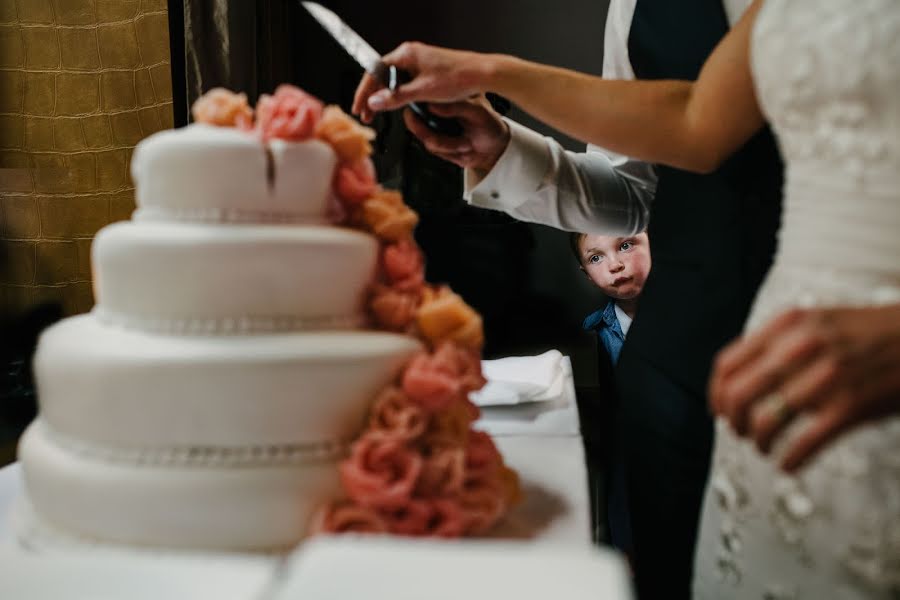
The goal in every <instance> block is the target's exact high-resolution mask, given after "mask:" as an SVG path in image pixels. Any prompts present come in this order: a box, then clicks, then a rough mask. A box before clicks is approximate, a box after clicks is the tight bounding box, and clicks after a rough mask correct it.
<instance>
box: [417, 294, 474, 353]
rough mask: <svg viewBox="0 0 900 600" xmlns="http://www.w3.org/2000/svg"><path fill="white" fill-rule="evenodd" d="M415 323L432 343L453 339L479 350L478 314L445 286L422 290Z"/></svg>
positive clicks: (462, 344)
mask: <svg viewBox="0 0 900 600" xmlns="http://www.w3.org/2000/svg"><path fill="white" fill-rule="evenodd" d="M416 323H417V324H418V326H419V330H420V331H421V332H422V334H423V335H424V336H425V337H426V338H427V339H428V341H430V342H431V343H432V344H435V345H437V344H440V343H441V342H444V341H453V342H456V343H457V344H459V345H460V346H462V347H464V348H467V349H469V350H472V351H480V350H481V346H482V345H483V344H484V330H483V327H482V322H481V315H479V314H478V313H477V312H475V310H474V309H473V308H472V307H471V306H469V305H468V304H466V303H465V302H464V301H463V299H462V298H460V297H459V296H458V295H456V294H454V293H453V292H452V291H451V290H450V288H447V287H441V288H438V289H436V290H435V289H426V290H425V294H424V296H423V299H422V305H421V306H420V307H419V311H418V312H417V313H416Z"/></svg>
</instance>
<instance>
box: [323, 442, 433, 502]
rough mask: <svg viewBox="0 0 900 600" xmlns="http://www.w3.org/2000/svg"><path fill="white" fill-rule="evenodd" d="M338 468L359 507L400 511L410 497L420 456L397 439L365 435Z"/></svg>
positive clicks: (417, 472) (419, 466)
mask: <svg viewBox="0 0 900 600" xmlns="http://www.w3.org/2000/svg"><path fill="white" fill-rule="evenodd" d="M339 469H340V475H341V482H342V483H343V485H344V490H345V491H346V492H347V495H349V496H350V498H351V499H353V500H355V501H356V502H357V503H358V504H360V505H362V506H369V507H374V508H386V509H389V508H399V507H402V506H404V505H405V504H406V503H407V502H408V501H409V498H410V496H411V495H412V491H413V487H414V486H415V483H416V479H418V477H419V473H420V472H421V470H422V457H421V456H419V454H417V453H416V452H414V451H412V450H411V449H410V448H409V447H407V446H406V445H405V444H404V443H403V442H401V441H399V440H394V439H385V438H382V437H379V436H375V435H370V434H365V435H363V436H362V437H361V438H359V439H358V440H356V442H354V444H353V447H352V450H351V454H350V457H349V458H347V459H346V460H344V461H343V462H342V463H341V464H340V467H339Z"/></svg>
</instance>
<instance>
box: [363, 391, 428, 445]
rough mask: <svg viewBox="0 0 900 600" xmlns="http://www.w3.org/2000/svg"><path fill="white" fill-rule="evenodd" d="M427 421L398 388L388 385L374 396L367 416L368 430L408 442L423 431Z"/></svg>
mask: <svg viewBox="0 0 900 600" xmlns="http://www.w3.org/2000/svg"><path fill="white" fill-rule="evenodd" d="M427 421H428V420H427V417H426V415H425V412H424V411H423V410H422V409H421V408H420V407H419V406H417V405H416V404H415V403H414V402H412V401H411V400H410V399H409V398H408V397H407V396H406V394H404V393H403V391H402V390H401V389H400V388H397V387H395V386H389V387H386V388H385V389H383V390H382V391H381V393H380V394H378V396H377V397H376V398H375V403H374V406H373V407H372V411H371V413H370V416H369V431H370V432H371V433H373V434H378V435H382V436H384V437H389V438H392V439H396V440H401V441H404V442H408V441H412V440H414V439H416V438H418V437H419V436H421V435H422V434H423V433H425V427H426V425H427Z"/></svg>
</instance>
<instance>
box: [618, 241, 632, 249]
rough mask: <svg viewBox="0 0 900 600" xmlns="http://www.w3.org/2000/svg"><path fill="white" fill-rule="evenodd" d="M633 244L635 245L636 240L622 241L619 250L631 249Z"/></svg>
mask: <svg viewBox="0 0 900 600" xmlns="http://www.w3.org/2000/svg"><path fill="white" fill-rule="evenodd" d="M632 246H634V242H631V241H628V242H622V245H621V246H619V250H631V247H632Z"/></svg>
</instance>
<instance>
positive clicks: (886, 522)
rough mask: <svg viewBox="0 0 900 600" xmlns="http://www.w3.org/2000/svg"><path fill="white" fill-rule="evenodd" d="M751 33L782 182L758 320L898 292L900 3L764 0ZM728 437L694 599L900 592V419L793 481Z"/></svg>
mask: <svg viewBox="0 0 900 600" xmlns="http://www.w3.org/2000/svg"><path fill="white" fill-rule="evenodd" d="M751 45H752V51H751V53H752V59H751V62H752V67H753V72H754V77H755V81H756V86H757V95H758V97H759V100H760V103H761V105H762V107H763V110H764V112H765V114H766V116H767V118H768V119H769V121H770V122H771V124H772V126H773V128H774V130H775V132H776V134H777V137H778V140H779V144H780V147H781V151H782V154H783V157H784V159H785V164H786V172H785V176H786V177H785V179H786V183H785V189H784V192H785V194H784V212H783V218H782V228H781V232H780V234H779V248H778V253H777V256H776V260H775V264H774V266H773V268H772V270H771V272H770V274H769V276H768V278H767V280H766V282H765V283H764V285H763V287H762V289H761V290H760V293H759V296H758V297H757V301H756V303H755V305H754V308H753V311H752V313H751V316H750V319H749V321H748V324H747V328H748V329H749V330H752V329H755V328H757V327H759V326H761V325H762V324H764V323H765V322H767V321H768V320H769V319H771V318H772V317H774V316H775V315H777V314H778V313H780V312H782V311H783V310H785V309H786V308H788V307H792V306H812V305H822V306H824V305H866V304H878V303H886V302H897V301H900V0H766V2H765V4H764V6H763V8H762V9H761V11H760V12H759V14H758V15H757V20H756V24H755V28H754V33H753V39H752V44H751ZM772 343H778V342H777V340H773V342H772ZM802 425H803V423H802V422H800V423H796V424H795V426H796V427H802ZM793 431H796V429H793ZM787 435H788V436H790V431H789V432H788V434H787ZM716 437H717V440H716V448H715V455H714V459H713V469H712V472H711V474H710V481H709V487H708V490H707V495H706V501H705V506H704V512H703V517H702V522H701V534H700V540H699V542H698V546H697V548H698V550H697V560H696V565H695V580H694V593H695V596H696V597H697V598H698V599H704V600H705V599H715V600H719V599H726V598H727V599H731V598H734V599H744V598H748V599H749V598H753V599H768V600H781V599H795V598H796V599H800V598H810V599H816V600H818V599H820V598H821V599H825V598H828V599H830V598H835V599H839V598H840V599H843V598H847V599H856V598H900V419H890V420H885V421H881V422H879V423H877V424H872V425H867V426H863V427H859V428H857V429H855V430H853V431H851V432H850V433H847V434H845V435H844V436H843V437H841V438H839V439H838V440H837V441H835V442H834V443H832V444H831V445H830V446H829V447H827V448H826V449H825V450H824V451H822V452H821V453H820V454H819V455H818V456H817V458H816V459H815V460H814V461H813V462H812V463H811V464H809V465H808V466H807V467H806V468H805V469H803V470H802V471H801V472H800V473H799V474H798V476H797V477H795V478H789V477H787V476H785V475H783V474H782V473H781V472H780V471H778V470H777V469H776V468H775V467H774V466H773V464H772V460H771V459H769V458H764V457H762V456H760V455H759V454H758V453H757V452H756V450H755V448H754V447H753V446H751V445H750V444H748V443H747V442H745V441H742V440H738V439H737V438H736V437H735V436H734V435H733V434H732V433H731V430H730V429H729V428H728V427H726V426H725V425H724V424H723V423H719V424H718V426H717V431H716ZM776 455H777V448H776Z"/></svg>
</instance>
